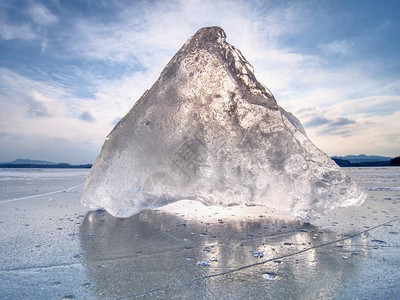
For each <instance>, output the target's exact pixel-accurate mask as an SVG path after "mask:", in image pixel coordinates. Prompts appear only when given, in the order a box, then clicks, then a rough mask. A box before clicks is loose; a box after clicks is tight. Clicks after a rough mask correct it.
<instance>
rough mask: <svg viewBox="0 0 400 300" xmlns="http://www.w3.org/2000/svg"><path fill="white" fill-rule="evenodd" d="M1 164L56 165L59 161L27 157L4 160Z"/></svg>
mask: <svg viewBox="0 0 400 300" xmlns="http://www.w3.org/2000/svg"><path fill="white" fill-rule="evenodd" d="M1 164H9V165H56V164H57V163H55V162H51V161H46V160H33V159H26V158H18V159H16V160H13V161H10V162H3V163H1Z"/></svg>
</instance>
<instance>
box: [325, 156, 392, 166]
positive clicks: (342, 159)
mask: <svg viewBox="0 0 400 300" xmlns="http://www.w3.org/2000/svg"><path fill="white" fill-rule="evenodd" d="M331 158H332V159H333V160H334V161H335V162H336V164H338V165H339V166H341V167H387V166H399V164H400V162H399V160H400V158H399V157H395V158H392V157H387V156H377V155H365V154H360V155H346V156H332V157H331Z"/></svg>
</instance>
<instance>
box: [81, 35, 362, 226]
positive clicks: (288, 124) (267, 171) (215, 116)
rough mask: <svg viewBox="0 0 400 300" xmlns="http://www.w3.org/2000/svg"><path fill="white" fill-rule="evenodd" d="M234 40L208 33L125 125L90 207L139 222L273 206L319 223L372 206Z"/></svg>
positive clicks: (109, 147) (99, 173)
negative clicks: (160, 214)
mask: <svg viewBox="0 0 400 300" xmlns="http://www.w3.org/2000/svg"><path fill="white" fill-rule="evenodd" d="M225 36H226V35H225V33H224V32H223V30H222V29H221V28H219V27H208V28H202V29H200V30H199V31H198V32H197V33H196V34H195V35H194V36H193V37H191V38H190V39H189V40H188V41H187V42H186V43H185V45H184V46H183V47H182V48H181V49H180V50H179V52H178V53H177V54H176V55H175V56H174V57H173V58H172V60H171V61H170V62H169V64H168V65H167V66H166V67H165V69H164V70H163V72H162V73H161V76H160V78H159V79H158V80H157V81H156V83H155V84H154V85H153V87H152V88H151V89H150V90H148V91H146V92H145V94H144V95H143V96H142V97H141V98H140V99H139V100H138V101H137V103H136V104H135V105H134V107H133V108H132V109H131V111H129V113H128V114H127V115H126V116H125V117H124V118H123V119H122V120H121V121H120V122H119V123H118V124H117V125H116V126H115V128H114V129H113V130H112V132H111V133H110V134H109V135H108V137H107V139H106V141H105V143H104V145H103V148H102V150H101V153H100V154H99V156H98V157H97V159H96V161H95V163H94V165H93V167H92V169H91V171H90V174H89V176H88V178H87V180H86V183H85V188H84V192H83V195H82V203H83V204H84V205H86V206H88V207H89V208H90V209H99V208H102V209H106V210H107V211H108V212H109V213H111V214H112V215H114V216H117V217H129V216H132V215H134V214H136V213H138V212H140V211H142V210H144V209H151V208H157V207H160V206H164V205H166V204H169V203H172V202H175V201H178V200H183V199H188V200H197V201H200V202H202V203H203V204H206V205H221V206H233V205H241V204H249V205H250V204H251V205H262V206H268V207H273V208H275V209H277V210H280V211H283V212H286V213H291V214H293V215H295V216H298V217H299V218H301V219H302V220H304V221H307V222H309V221H312V220H314V219H315V218H316V217H318V216H319V215H321V214H323V213H324V212H325V211H327V210H329V209H332V208H335V207H344V206H349V205H359V204H360V203H362V202H363V200H364V199H365V195H364V194H363V193H362V192H361V191H360V189H359V188H358V186H357V185H356V184H355V183H354V182H353V180H352V179H351V178H349V177H348V176H347V175H346V174H345V173H344V171H343V170H342V169H341V168H340V167H338V166H337V165H336V164H335V162H333V161H332V160H331V159H330V158H329V157H328V156H327V155H326V154H325V153H323V152H322V151H321V150H319V149H318V148H317V147H316V146H315V145H314V144H313V143H312V142H311V141H310V140H309V139H308V138H307V136H306V134H305V131H304V129H303V127H302V126H301V124H300V122H299V121H298V120H297V119H296V118H295V117H294V116H293V115H292V114H290V113H288V112H286V111H285V110H284V109H282V108H281V107H279V106H278V105H277V103H276V100H275V98H274V96H273V95H272V93H271V92H270V91H269V90H268V89H267V88H265V87H264V86H263V85H262V84H260V83H259V82H258V81H257V80H256V78H255V76H254V73H253V70H252V68H251V67H250V66H251V65H250V64H249V62H247V60H246V59H245V58H244V57H243V55H242V54H241V53H240V52H238V51H237V50H236V49H235V48H234V47H233V46H231V45H230V44H228V43H227V42H226V41H225V38H223V39H222V38H221V37H225ZM238 53H240V55H239V54H238Z"/></svg>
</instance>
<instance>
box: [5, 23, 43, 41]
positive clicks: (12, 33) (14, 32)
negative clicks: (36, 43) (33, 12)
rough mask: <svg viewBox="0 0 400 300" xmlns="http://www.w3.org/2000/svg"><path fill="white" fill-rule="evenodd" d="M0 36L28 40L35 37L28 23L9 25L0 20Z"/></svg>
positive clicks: (8, 38) (6, 38) (7, 39)
mask: <svg viewBox="0 0 400 300" xmlns="http://www.w3.org/2000/svg"><path fill="white" fill-rule="evenodd" d="M0 37H1V39H3V40H6V41H9V40H24V41H30V40H33V39H35V38H36V34H35V32H34V31H33V30H32V28H31V26H30V25H27V24H22V25H10V24H6V23H4V22H1V21H0Z"/></svg>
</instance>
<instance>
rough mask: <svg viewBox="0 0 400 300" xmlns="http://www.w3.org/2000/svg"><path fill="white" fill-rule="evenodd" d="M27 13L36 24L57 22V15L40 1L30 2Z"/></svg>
mask: <svg viewBox="0 0 400 300" xmlns="http://www.w3.org/2000/svg"><path fill="white" fill-rule="evenodd" d="M27 13H28V14H29V16H30V17H31V18H32V20H33V21H34V22H35V23H36V24H38V25H51V24H54V23H57V22H58V17H57V16H56V15H54V14H53V13H52V12H51V11H50V10H49V9H48V8H47V7H46V6H44V5H42V4H40V3H32V4H31V6H30V7H29V8H28V11H27Z"/></svg>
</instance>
